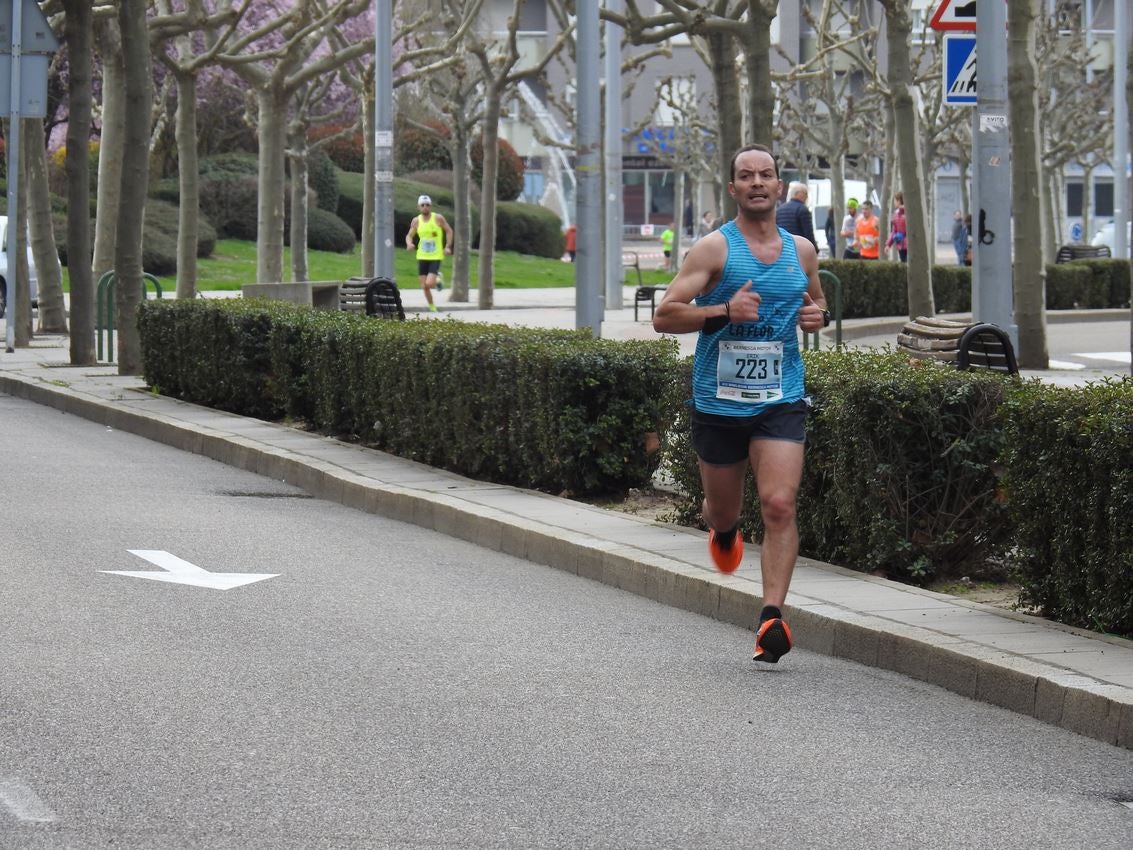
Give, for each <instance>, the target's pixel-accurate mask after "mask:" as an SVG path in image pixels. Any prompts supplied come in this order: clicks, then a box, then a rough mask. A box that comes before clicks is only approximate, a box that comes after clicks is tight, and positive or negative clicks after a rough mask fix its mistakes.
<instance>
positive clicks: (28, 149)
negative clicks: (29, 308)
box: [22, 118, 67, 333]
mask: <svg viewBox="0 0 1133 850" xmlns="http://www.w3.org/2000/svg"><path fill="white" fill-rule="evenodd" d="M24 139H25V143H24V144H23V145H22V147H23V151H24V162H25V163H26V164H27V176H28V179H27V190H28V233H29V236H30V238H31V252H32V256H33V257H35V268H36V274H37V276H38V279H39V331H40V332H41V333H67V307H66V305H65V304H64V303H63V268H62V266H61V265H60V264H59V251H58V249H57V248H56V246H55V230H54V228H53V227H52V225H51V193H50V191H49V189H48V186H47V153H46V148H45V147H44V141H43V119H42V118H28V119H25V120H24Z"/></svg>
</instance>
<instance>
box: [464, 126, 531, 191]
mask: <svg viewBox="0 0 1133 850" xmlns="http://www.w3.org/2000/svg"><path fill="white" fill-rule="evenodd" d="M496 150H497V151H499V168H498V169H497V174H496V178H497V179H496V200H499V201H514V200H515V199H516V198H518V197H519V193H520V192H522V191H523V175H524V172H525V169H524V167H523V160H522V159H520V157H519V154H517V153H516V152H515V148H513V147H512V146H511V143H510V142H508V141H507V140H506V139H499V140H498V142H497V145H496ZM450 167H451V166H450ZM472 179H473V181H475V183H476V185H478V186H480V188H481V190H483V188H484V141H483V139H482V138H477V139H476V140H475V141H474V142H473V143H472Z"/></svg>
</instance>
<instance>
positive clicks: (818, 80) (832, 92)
mask: <svg viewBox="0 0 1133 850" xmlns="http://www.w3.org/2000/svg"><path fill="white" fill-rule="evenodd" d="M803 13H804V15H805V16H806V19H807V20H808V21H809V22H810V24H811V25H812V27H813V28H814V30H815V33H816V35H817V37H818V42H817V45H816V47H817V49H816V51H815V55H814V56H813V57H811V58H810V59H808V60H807V61H805V62H802V63H799V64H798V65H796V66H795V67H793V68H792V69H791V70H789V71H788V72H787V73H786V74H785V75H783V76H782V77H781V78H780V77H776V80H775V81H776V83H777V86H778V89H779V131H780V132H779V136H778V138H779V143H780V151H781V152H782V154H783V157H784V159H786V160H789V161H793V162H797V163H800V164H801V163H803V162H804V161H805V162H806V163H807V167H808V169H809V170H814V171H818V172H821V171H822V168H821V167H820V160H825V162H826V163H827V173H828V175H829V177H830V194H831V200H830V203H831V207H832V208H833V209H835V210H838V211H841V210H844V209H845V202H846V190H845V185H846V184H845V181H846V168H847V157H848V155H849V153H850V150H851V147H852V145H853V142H854V139H855V136H860V135H861V128H862V126H863V125H864V124H866V123H868V122H869V121H871V120H872V117H873V116H874V115H876V114H877V113H878V112H880V111H881V109H882V102H881V98H880V96H879V87H878V86H876V85H875V86H871V87H869V88H865V89H862V87H861V85H860V80H861V77H862V74H863V72H865V71H866V69H868V68H870V66H871V64H872V63H871V61H870V60H869V59H868V57H867V55H866V50H867V48H869V47H870V46H871V45H872V44H873V43H874V42H875V41H876V39H877V28H876V27H874V26H872V25H871V24H870V22H869V21H868V20H863V19H862V18H861V16H860V15H858V14H857V13H856V12H852V11H850V10H849V9H847V8H846V6H845V4H844V3H843V2H841V0H823V2H822V6H821V7H820V9H819V12H818V15H817V16H815V15H814V14H813V13H812V12H811V10H810V9H809V8H808V7H804V9H803ZM843 33H844V34H843ZM867 73H868V74H869V75H870V76H873V73H874V72H873V71H868V72H867ZM856 83H858V84H857V85H856ZM859 89H861V91H860V92H859V91H858V90H859ZM840 223H841V221H840V220H839V224H840ZM843 247H844V245H843V244H842V236H841V228H840V227H836V228H835V241H834V244H833V245H830V255H831V256H832V257H839V256H841V254H842V248H843Z"/></svg>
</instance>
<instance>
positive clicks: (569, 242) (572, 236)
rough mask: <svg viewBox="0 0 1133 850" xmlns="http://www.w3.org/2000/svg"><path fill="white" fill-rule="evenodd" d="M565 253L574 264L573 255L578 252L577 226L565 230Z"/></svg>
mask: <svg viewBox="0 0 1133 850" xmlns="http://www.w3.org/2000/svg"><path fill="white" fill-rule="evenodd" d="M566 252H567V253H568V254H569V255H570V261H571V262H572V263H573V262H574V255H575V254H576V253H577V252H578V226H577V225H574V224H572V225H571V226H570V227H568V228H567V229H566Z"/></svg>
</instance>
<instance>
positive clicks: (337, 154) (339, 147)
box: [307, 124, 366, 174]
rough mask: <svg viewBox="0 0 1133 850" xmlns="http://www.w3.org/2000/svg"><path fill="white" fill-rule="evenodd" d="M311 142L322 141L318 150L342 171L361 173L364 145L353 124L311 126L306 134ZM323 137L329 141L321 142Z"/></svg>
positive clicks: (364, 157) (359, 132)
mask: <svg viewBox="0 0 1133 850" xmlns="http://www.w3.org/2000/svg"><path fill="white" fill-rule="evenodd" d="M307 138H308V139H309V140H310V141H311V143H312V144H314V143H318V142H322V144H320V145H319V150H322V151H324V152H325V153H326V155H327V156H329V157H330V160H331V162H333V163H334V164H335V165H336V166H338V167H339V168H341V169H342V170H343V171H352V172H354V173H356V174H361V173H362V172H363V171H364V170H365V168H366V147H365V141H364V140H363V138H362V131H361V130H360V129H358V126H357V125H355V124H352V125H349V126H347V125H343V124H324V125H322V126H319V127H312V128H311V130H310V132H309V133H308V134H307ZM323 139H329V141H326V142H323V141H322V140H323Z"/></svg>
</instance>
